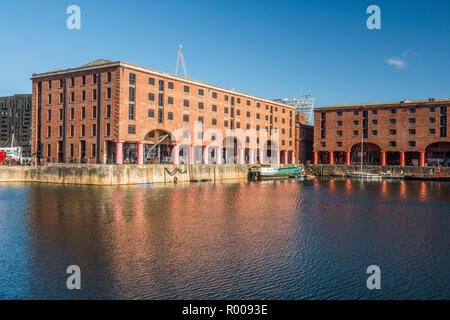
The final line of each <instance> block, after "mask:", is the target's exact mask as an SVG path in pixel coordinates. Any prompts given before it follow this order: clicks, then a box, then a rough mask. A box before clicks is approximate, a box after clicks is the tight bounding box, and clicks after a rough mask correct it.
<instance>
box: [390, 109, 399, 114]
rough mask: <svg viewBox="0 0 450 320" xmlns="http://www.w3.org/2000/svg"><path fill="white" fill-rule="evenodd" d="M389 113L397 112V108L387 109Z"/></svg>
mask: <svg viewBox="0 0 450 320" xmlns="http://www.w3.org/2000/svg"><path fill="white" fill-rule="evenodd" d="M389 113H390V114H397V109H389Z"/></svg>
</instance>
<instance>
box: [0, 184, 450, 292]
mask: <svg viewBox="0 0 450 320" xmlns="http://www.w3.org/2000/svg"><path fill="white" fill-rule="evenodd" d="M449 193H450V184H449V183H425V182H399V181H397V182H381V183H378V182H376V183H373V182H360V181H350V180H315V181H304V182H299V181H291V182H288V181H285V182H276V183H274V182H270V183H223V184H196V185H178V186H172V185H171V186H151V187H140V186H120V187H92V186H61V185H52V184H0V298H2V299H92V298H104V299H110V298H111V299H360V298H364V299H379V298H381V299H392V298H396V299H401V298H405V299H438V298H441V299H449V297H450V295H449V289H450V273H449V270H450V251H449V244H450V236H449V220H450V196H449ZM73 264H75V265H78V266H80V268H81V276H82V290H78V291H77V290H72V291H70V290H67V289H66V279H67V277H68V275H67V274H66V273H65V272H66V268H67V266H69V265H73ZM372 264H376V265H379V266H380V268H381V273H382V274H381V285H382V289H381V290H378V291H377V290H374V291H369V290H368V289H367V288H366V279H367V277H368V275H367V274H366V273H365V272H366V268H367V266H369V265H372Z"/></svg>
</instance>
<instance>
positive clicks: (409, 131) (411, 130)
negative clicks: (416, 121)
mask: <svg viewBox="0 0 450 320" xmlns="http://www.w3.org/2000/svg"><path fill="white" fill-rule="evenodd" d="M408 134H411V135H412V134H416V129H409V130H408Z"/></svg>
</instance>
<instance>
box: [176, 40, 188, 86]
mask: <svg viewBox="0 0 450 320" xmlns="http://www.w3.org/2000/svg"><path fill="white" fill-rule="evenodd" d="M181 48H183V45H181V44H180V47H179V49H178V58H177V67H176V69H175V74H176V75H178V66H179V65H180V59H181V63H182V64H183V70H184V77H185V78H187V72H186V65H185V64H184V57H183V53H182V52H181Z"/></svg>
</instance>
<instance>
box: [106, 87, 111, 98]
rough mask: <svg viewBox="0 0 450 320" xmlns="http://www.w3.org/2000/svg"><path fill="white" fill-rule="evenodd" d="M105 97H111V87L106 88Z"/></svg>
mask: <svg viewBox="0 0 450 320" xmlns="http://www.w3.org/2000/svg"><path fill="white" fill-rule="evenodd" d="M106 98H107V99H111V88H107V89H106Z"/></svg>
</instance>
